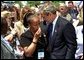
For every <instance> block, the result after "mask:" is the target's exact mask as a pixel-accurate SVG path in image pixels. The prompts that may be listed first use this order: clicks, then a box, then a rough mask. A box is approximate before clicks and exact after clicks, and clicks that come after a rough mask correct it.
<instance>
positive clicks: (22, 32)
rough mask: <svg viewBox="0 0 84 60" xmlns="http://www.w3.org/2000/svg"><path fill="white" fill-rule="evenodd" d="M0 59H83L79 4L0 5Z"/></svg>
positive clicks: (80, 3) (81, 10) (69, 2)
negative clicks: (57, 5)
mask: <svg viewBox="0 0 84 60" xmlns="http://www.w3.org/2000/svg"><path fill="white" fill-rule="evenodd" d="M1 59H83V1H80V2H79V4H78V5H76V4H74V2H73V1H68V2H67V5H66V2H65V3H59V7H58V8H56V6H55V5H54V4H53V3H52V1H45V2H42V3H41V4H40V5H35V6H34V7H29V6H24V7H22V8H20V6H19V5H18V4H6V5H3V4H1Z"/></svg>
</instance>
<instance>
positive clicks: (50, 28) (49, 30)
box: [47, 23, 53, 52]
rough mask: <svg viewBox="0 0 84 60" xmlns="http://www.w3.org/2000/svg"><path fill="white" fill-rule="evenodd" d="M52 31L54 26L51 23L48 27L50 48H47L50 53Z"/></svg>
mask: <svg viewBox="0 0 84 60" xmlns="http://www.w3.org/2000/svg"><path fill="white" fill-rule="evenodd" d="M52 29H53V24H52V23H50V24H49V25H48V29H47V39H48V47H47V50H48V52H50V51H51V41H52V39H51V36H52Z"/></svg>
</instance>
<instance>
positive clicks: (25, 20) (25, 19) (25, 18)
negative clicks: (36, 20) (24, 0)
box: [23, 13, 33, 27]
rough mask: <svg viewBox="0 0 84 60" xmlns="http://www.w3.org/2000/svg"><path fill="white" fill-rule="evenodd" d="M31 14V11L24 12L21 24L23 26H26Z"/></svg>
mask: <svg viewBox="0 0 84 60" xmlns="http://www.w3.org/2000/svg"><path fill="white" fill-rule="evenodd" d="M31 15H33V13H26V14H25V16H24V18H23V25H24V26H25V27H28V24H29V20H28V18H29V17H30V16H31Z"/></svg>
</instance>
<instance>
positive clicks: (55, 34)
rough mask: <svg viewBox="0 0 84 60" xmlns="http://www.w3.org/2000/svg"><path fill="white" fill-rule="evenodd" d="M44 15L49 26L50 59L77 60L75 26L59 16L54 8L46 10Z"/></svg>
mask: <svg viewBox="0 0 84 60" xmlns="http://www.w3.org/2000/svg"><path fill="white" fill-rule="evenodd" d="M43 14H44V15H43V19H44V20H45V21H46V22H47V23H48V25H49V26H48V31H47V38H48V41H49V44H48V47H47V51H48V53H49V54H48V55H49V56H48V58H49V59H75V52H76V48H77V42H76V34H75V29H74V27H73V25H72V24H71V23H70V22H68V21H67V20H66V19H65V18H62V17H60V16H58V15H57V14H56V9H55V7H54V6H49V7H47V8H46V9H44V11H43ZM50 31H51V32H50Z"/></svg>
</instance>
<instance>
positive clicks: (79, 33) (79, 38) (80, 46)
mask: <svg viewBox="0 0 84 60" xmlns="http://www.w3.org/2000/svg"><path fill="white" fill-rule="evenodd" d="M75 29H76V37H77V50H76V54H75V58H76V59H79V56H81V55H83V32H82V31H83V25H81V26H77V27H76V28H75Z"/></svg>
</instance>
